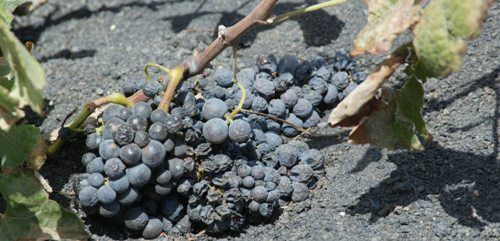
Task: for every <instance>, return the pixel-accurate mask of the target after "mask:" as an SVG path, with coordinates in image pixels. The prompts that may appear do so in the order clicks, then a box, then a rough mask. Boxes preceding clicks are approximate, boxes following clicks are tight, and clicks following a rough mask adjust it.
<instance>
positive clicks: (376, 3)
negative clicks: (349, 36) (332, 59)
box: [351, 0, 421, 56]
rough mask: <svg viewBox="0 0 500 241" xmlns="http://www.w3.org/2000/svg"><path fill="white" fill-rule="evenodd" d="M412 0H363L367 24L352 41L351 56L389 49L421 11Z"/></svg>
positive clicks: (377, 52)
mask: <svg viewBox="0 0 500 241" xmlns="http://www.w3.org/2000/svg"><path fill="white" fill-rule="evenodd" d="M414 2H415V1H414V0H365V3H366V4H367V5H368V23H367V24H366V26H365V28H364V29H363V30H362V31H361V32H360V33H359V35H358V36H357V38H356V39H355V40H354V48H353V50H352V51H351V54H352V55H353V56H355V55H359V54H365V53H369V54H379V53H382V52H386V51H388V50H389V49H390V48H391V45H392V42H393V41H394V39H396V37H397V36H398V35H399V33H401V32H403V31H405V30H406V29H408V28H409V27H410V26H411V25H412V24H413V23H415V21H416V20H418V13H419V11H420V10H421V8H420V6H419V5H414Z"/></svg>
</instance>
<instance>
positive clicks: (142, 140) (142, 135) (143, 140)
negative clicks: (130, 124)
mask: <svg viewBox="0 0 500 241" xmlns="http://www.w3.org/2000/svg"><path fill="white" fill-rule="evenodd" d="M149 141H150V138H149V134H148V133H147V132H145V131H137V132H136V133H135V137H134V143H135V144H137V145H138V146H139V147H141V148H142V147H145V146H147V145H148V144H149Z"/></svg>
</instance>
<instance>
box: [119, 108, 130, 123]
mask: <svg viewBox="0 0 500 241" xmlns="http://www.w3.org/2000/svg"><path fill="white" fill-rule="evenodd" d="M131 115H132V110H131V109H130V108H123V109H121V110H120V113H119V116H118V117H119V118H120V119H122V120H123V121H127V119H128V118H129V117H130V116H131Z"/></svg>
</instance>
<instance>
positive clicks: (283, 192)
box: [276, 176, 293, 198]
mask: <svg viewBox="0 0 500 241" xmlns="http://www.w3.org/2000/svg"><path fill="white" fill-rule="evenodd" d="M276 191H278V193H279V196H280V198H290V197H291V196H292V192H293V185H292V181H291V180H290V178H288V177H287V176H281V177H280V180H279V183H278V186H277V187H276Z"/></svg>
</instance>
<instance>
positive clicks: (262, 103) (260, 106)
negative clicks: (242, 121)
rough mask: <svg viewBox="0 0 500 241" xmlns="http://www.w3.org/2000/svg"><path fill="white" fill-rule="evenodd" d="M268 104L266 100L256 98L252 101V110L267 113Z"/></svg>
mask: <svg viewBox="0 0 500 241" xmlns="http://www.w3.org/2000/svg"><path fill="white" fill-rule="evenodd" d="M267 106H268V103H267V101H266V99H264V98H262V97H260V96H254V97H253V100H252V110H254V111H257V112H265V111H267Z"/></svg>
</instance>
